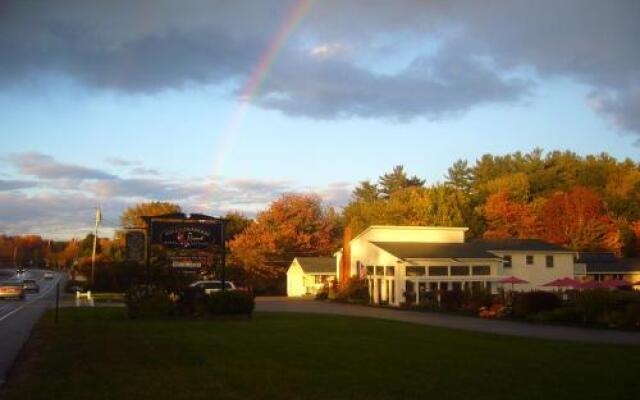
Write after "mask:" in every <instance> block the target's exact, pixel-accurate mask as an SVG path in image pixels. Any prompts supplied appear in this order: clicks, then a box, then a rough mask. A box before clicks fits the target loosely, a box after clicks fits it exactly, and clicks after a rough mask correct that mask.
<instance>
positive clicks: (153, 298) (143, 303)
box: [125, 285, 176, 319]
mask: <svg viewBox="0 0 640 400" xmlns="http://www.w3.org/2000/svg"><path fill="white" fill-rule="evenodd" d="M125 303H126V305H127V310H128V313H129V318H132V319H138V318H166V317H169V316H172V315H175V311H176V307H175V303H174V301H173V300H172V299H171V297H170V296H169V293H168V292H166V291H165V290H162V289H160V288H158V287H156V286H153V285H140V286H134V287H132V288H131V289H129V291H128V292H127V294H126V295H125Z"/></svg>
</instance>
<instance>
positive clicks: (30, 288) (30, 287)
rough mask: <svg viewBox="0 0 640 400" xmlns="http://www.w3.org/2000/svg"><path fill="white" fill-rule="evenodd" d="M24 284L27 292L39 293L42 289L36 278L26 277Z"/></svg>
mask: <svg viewBox="0 0 640 400" xmlns="http://www.w3.org/2000/svg"><path fill="white" fill-rule="evenodd" d="M22 286H23V287H24V291H25V292H26V293H38V292H39V291H40V286H39V285H38V282H36V280H35V279H25V280H23V281H22Z"/></svg>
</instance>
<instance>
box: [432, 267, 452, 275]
mask: <svg viewBox="0 0 640 400" xmlns="http://www.w3.org/2000/svg"><path fill="white" fill-rule="evenodd" d="M447 275H449V268H448V267H429V276H447Z"/></svg>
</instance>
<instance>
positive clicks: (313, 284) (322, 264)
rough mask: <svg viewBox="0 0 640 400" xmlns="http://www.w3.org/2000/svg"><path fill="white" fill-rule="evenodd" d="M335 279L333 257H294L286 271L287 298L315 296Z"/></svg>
mask: <svg viewBox="0 0 640 400" xmlns="http://www.w3.org/2000/svg"><path fill="white" fill-rule="evenodd" d="M335 278H336V259H335V258H333V257H296V258H294V259H293V261H292V262H291V265H290V266H289V269H288V270H287V296H289V297H298V296H304V295H309V294H316V293H317V292H318V291H319V290H320V289H322V287H323V286H324V285H325V284H326V283H329V282H331V281H333V280H334V279H335Z"/></svg>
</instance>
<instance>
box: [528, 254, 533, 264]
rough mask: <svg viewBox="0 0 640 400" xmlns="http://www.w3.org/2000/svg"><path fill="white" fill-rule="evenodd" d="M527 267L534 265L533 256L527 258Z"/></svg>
mask: <svg viewBox="0 0 640 400" xmlns="http://www.w3.org/2000/svg"><path fill="white" fill-rule="evenodd" d="M527 265H533V256H529V255H528V256H527Z"/></svg>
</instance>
